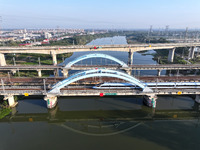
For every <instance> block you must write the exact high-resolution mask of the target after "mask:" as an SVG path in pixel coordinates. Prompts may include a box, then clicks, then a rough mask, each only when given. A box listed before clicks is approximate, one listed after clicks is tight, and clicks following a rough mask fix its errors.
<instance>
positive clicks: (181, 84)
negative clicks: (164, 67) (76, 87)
mask: <svg viewBox="0 0 200 150" xmlns="http://www.w3.org/2000/svg"><path fill="white" fill-rule="evenodd" d="M144 84H145V85H146V86H148V87H150V88H152V89H155V88H160V89H167V88H180V89H183V88H184V89H187V88H188V89H191V88H200V82H159V83H144ZM93 88H94V89H140V87H138V86H137V85H135V84H132V83H101V84H98V85H96V86H94V87H93Z"/></svg>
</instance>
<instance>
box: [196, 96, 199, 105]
mask: <svg viewBox="0 0 200 150" xmlns="http://www.w3.org/2000/svg"><path fill="white" fill-rule="evenodd" d="M195 102H197V103H199V104H200V95H196V97H195Z"/></svg>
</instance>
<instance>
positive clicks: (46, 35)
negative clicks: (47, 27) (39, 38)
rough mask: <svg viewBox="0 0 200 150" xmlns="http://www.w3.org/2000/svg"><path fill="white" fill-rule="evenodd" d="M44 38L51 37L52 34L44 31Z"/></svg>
mask: <svg viewBox="0 0 200 150" xmlns="http://www.w3.org/2000/svg"><path fill="white" fill-rule="evenodd" d="M44 38H45V39H50V38H52V35H51V34H50V33H48V32H45V33H44Z"/></svg>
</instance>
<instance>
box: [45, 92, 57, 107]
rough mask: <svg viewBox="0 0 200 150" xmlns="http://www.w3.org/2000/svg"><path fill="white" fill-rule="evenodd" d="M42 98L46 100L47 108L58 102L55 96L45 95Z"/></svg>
mask: <svg viewBox="0 0 200 150" xmlns="http://www.w3.org/2000/svg"><path fill="white" fill-rule="evenodd" d="M44 100H45V101H47V108H49V109H52V108H54V107H55V106H56V105H57V102H58V99H57V96H52V95H47V96H45V97H44Z"/></svg>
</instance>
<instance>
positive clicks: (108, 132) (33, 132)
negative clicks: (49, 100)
mask: <svg viewBox="0 0 200 150" xmlns="http://www.w3.org/2000/svg"><path fill="white" fill-rule="evenodd" d="M111 99H112V98H111ZM59 100H60V101H67V100H66V99H62V98H61V99H59ZM72 100H73V101H74V103H76V104H77V102H78V101H79V102H80V100H79V99H78V98H77V100H76V99H72ZM72 100H71V101H69V102H68V103H65V104H66V105H67V104H68V105H70V107H76V106H75V105H74V106H72V104H74V103H72ZM121 100H123V99H122V98H121ZM124 100H126V98H124ZM83 101H84V100H82V103H80V105H81V104H83ZM105 101H108V104H109V101H110V100H109V99H105ZM111 101H112V100H111ZM183 101H186V100H183ZM118 102H119V101H116V103H118ZM162 102H163V100H162V99H161V100H160V102H159V103H162ZM190 102H192V103H193V105H192V106H191V107H187V109H180V108H177V109H175V107H174V108H173V109H169V108H168V109H167V108H165V109H162V107H160V108H159V109H151V108H148V107H146V106H143V105H142V104H140V99H139V100H138V102H134V103H131V104H132V105H137V107H133V109H128V108H126V107H122V108H121V109H114V108H113V107H112V106H115V104H114V102H113V101H112V103H110V104H109V105H110V106H109V107H107V109H104V110H94V108H93V109H92V108H90V109H86V106H82V110H79V111H78V110H76V109H72V108H71V109H68V110H67V109H63V108H60V105H61V104H63V103H62V102H61V103H59V105H57V107H56V108H55V109H53V110H48V111H47V112H44V111H43V110H42V111H40V112H34V113H31V112H30V113H22V112H23V111H22V110H21V108H20V109H19V110H21V111H18V110H16V109H15V110H14V109H13V113H12V114H11V115H10V116H7V117H6V118H4V119H2V120H0V132H1V135H3V136H4V138H2V140H1V141H0V145H1V147H3V149H5V150H6V149H16V150H18V149H20V150H21V149H27V148H28V149H38V148H41V147H43V148H44V149H50V150H51V149H52V150H53V149H56V148H57V146H58V145H60V148H62V149H64V148H65V147H68V148H69V149H80V148H81V147H86V148H87V149H93V148H95V149H97V150H100V149H109V150H112V149H115V150H116V149H122V148H123V149H124V148H127V149H131V148H132V147H137V148H138V149H144V148H149V147H151V148H152V149H187V148H188V147H190V148H192V149H196V146H197V147H199V146H200V144H199V142H198V136H199V134H200V126H199V125H200V105H199V104H197V103H194V101H188V103H190ZM101 103H102V104H101ZM188 103H184V104H185V105H188ZM23 104H25V105H26V106H27V107H28V108H29V107H31V106H33V105H35V104H37V105H36V106H38V107H41V105H39V102H37V103H34V104H33V103H32V102H30V103H28V104H29V105H27V103H23V102H21V105H23ZM97 104H99V105H102V106H103V105H104V102H101V101H98V102H97ZM126 104H127V105H130V103H129V100H126ZM176 105H177V104H176ZM90 106H92V105H91V104H90ZM63 107H64V106H63ZM28 108H26V109H28ZM79 108H81V106H79ZM124 108H125V109H124ZM184 108H186V107H184ZM17 109H18V108H17ZM44 109H46V108H44ZM46 110H47V109H46ZM32 111H33V110H32ZM186 135H187V137H188V138H187V137H186ZM8 138H9V139H13V140H9V144H8V140H6V139H8ZM191 139H192V142H191ZM22 141H23V142H22ZM33 141H34V144H33V143H32V142H33ZM41 141H42V142H41ZM55 141H56V144H49V142H50V143H54V142H55ZM77 143H78V144H77ZM91 143H93V145H95V146H94V147H93V146H92V148H91Z"/></svg>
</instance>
